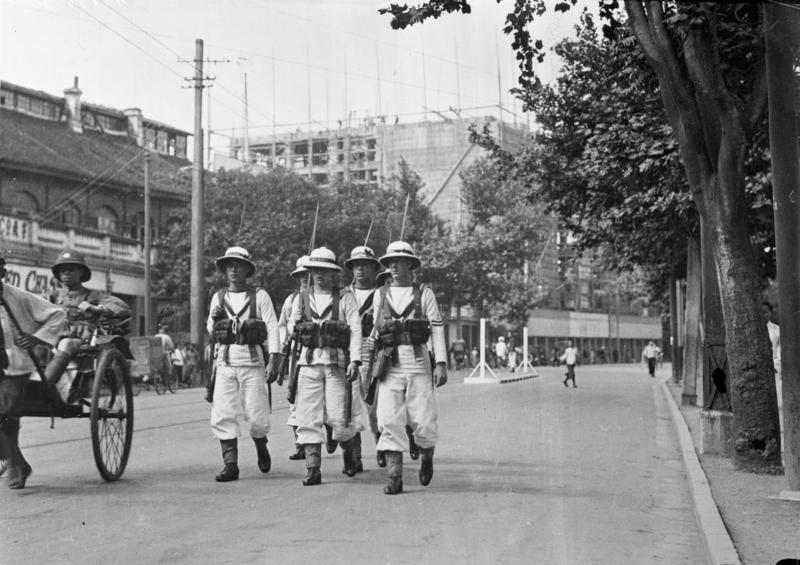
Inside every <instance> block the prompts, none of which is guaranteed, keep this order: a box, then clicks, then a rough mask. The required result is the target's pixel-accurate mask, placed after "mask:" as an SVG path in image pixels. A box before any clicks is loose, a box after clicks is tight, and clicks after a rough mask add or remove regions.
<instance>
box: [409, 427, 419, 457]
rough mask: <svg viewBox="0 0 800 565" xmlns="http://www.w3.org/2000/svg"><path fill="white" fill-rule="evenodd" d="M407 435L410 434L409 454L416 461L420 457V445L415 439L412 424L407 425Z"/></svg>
mask: <svg viewBox="0 0 800 565" xmlns="http://www.w3.org/2000/svg"><path fill="white" fill-rule="evenodd" d="M406 435H407V436H408V454H409V455H410V456H411V459H413V460H414V461H416V460H417V459H419V447H418V446H417V442H415V441H414V430H412V429H411V426H406Z"/></svg>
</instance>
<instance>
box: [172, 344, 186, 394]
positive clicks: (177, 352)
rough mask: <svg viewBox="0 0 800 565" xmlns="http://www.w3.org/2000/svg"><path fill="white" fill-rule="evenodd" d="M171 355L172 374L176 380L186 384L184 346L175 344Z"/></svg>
mask: <svg viewBox="0 0 800 565" xmlns="http://www.w3.org/2000/svg"><path fill="white" fill-rule="evenodd" d="M169 357H170V360H171V361H172V374H173V375H174V376H175V382H176V383H184V384H185V381H184V374H183V360H184V355H183V347H181V345H180V344H178V345H177V346H175V349H174V350H173V351H172V354H171V355H170V356H169Z"/></svg>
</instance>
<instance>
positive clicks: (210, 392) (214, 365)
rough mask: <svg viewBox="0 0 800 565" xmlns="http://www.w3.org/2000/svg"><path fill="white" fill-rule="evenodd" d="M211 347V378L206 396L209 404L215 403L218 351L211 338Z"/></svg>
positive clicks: (207, 384) (207, 385)
mask: <svg viewBox="0 0 800 565" xmlns="http://www.w3.org/2000/svg"><path fill="white" fill-rule="evenodd" d="M209 347H210V348H211V359H209V361H210V363H211V378H209V379H208V383H206V396H205V400H206V402H208V403H209V404H213V403H214V387H215V386H216V383H217V352H216V348H215V347H214V340H213V339H212V340H211V343H210V344H209Z"/></svg>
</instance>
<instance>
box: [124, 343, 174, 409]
mask: <svg viewBox="0 0 800 565" xmlns="http://www.w3.org/2000/svg"><path fill="white" fill-rule="evenodd" d="M129 345H130V349H131V353H132V355H133V358H132V359H131V364H130V374H131V380H132V382H133V395H134V396H136V395H138V394H139V393H140V392H141V391H142V389H143V388H145V389H147V390H150V385H151V384H152V385H153V387H154V388H155V391H156V394H165V393H166V392H167V391H170V392H172V393H174V392H177V390H178V386H179V383H178V377H177V374H176V373H175V372H174V371H173V370H172V366H171V364H170V363H169V358H168V357H167V353H166V352H165V351H164V345H163V342H162V341H161V338H160V337H153V336H144V337H132V338H130V340H129Z"/></svg>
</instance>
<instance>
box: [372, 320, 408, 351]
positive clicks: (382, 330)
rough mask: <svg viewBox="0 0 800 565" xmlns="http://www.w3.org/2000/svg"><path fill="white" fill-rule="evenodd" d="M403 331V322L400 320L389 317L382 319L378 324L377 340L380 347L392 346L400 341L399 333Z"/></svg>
mask: <svg viewBox="0 0 800 565" xmlns="http://www.w3.org/2000/svg"><path fill="white" fill-rule="evenodd" d="M402 331H403V323H402V322H401V321H400V320H392V319H391V318H389V319H386V320H383V322H381V323H380V324H379V325H378V342H379V343H380V344H381V346H382V347H394V346H396V345H398V344H399V343H400V333H401V332H402Z"/></svg>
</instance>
